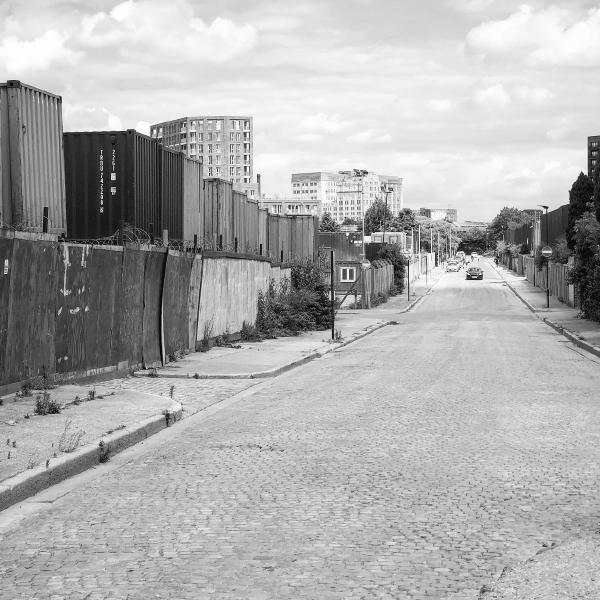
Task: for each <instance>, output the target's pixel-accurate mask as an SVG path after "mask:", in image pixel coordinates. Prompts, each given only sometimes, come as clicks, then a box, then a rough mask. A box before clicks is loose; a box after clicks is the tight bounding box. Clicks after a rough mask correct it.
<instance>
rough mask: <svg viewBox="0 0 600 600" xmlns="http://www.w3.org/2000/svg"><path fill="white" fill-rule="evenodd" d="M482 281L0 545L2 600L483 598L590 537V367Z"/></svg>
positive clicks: (594, 458)
mask: <svg viewBox="0 0 600 600" xmlns="http://www.w3.org/2000/svg"><path fill="white" fill-rule="evenodd" d="M485 275H486V278H485V279H484V280H483V281H465V280H464V272H459V273H448V274H446V275H445V276H444V277H443V279H442V280H441V281H440V283H439V284H438V285H437V287H436V288H434V291H433V292H432V293H431V294H430V295H429V296H428V297H427V298H425V299H424V300H423V301H422V302H421V303H420V304H419V305H418V307H417V308H416V309H415V310H414V311H412V312H410V313H407V314H404V315H399V316H398V322H399V324H398V325H397V326H393V327H387V328H384V329H382V330H381V331H380V332H378V333H376V334H374V335H371V336H368V337H366V338H364V339H363V340H361V341H359V342H358V343H356V344H353V345H350V346H348V347H346V348H344V349H343V350H341V351H338V352H335V353H333V354H330V355H327V357H325V358H323V359H321V360H318V361H314V362H312V363H310V364H308V365H306V366H304V367H302V368H300V369H296V370H294V371H291V372H289V373H287V374H286V375H284V376H282V377H280V378H278V379H276V380H273V381H272V383H270V384H269V385H267V386H266V387H265V386H259V387H257V389H256V392H255V394H254V395H246V396H245V397H243V398H240V400H239V401H238V402H236V403H231V404H227V405H225V406H223V408H222V410H219V411H217V412H215V413H213V414H211V415H210V416H209V417H208V418H205V419H203V420H198V422H197V423H194V419H195V418H196V417H192V418H190V419H189V420H188V421H185V422H184V423H183V424H182V425H178V426H176V427H174V428H172V429H171V430H169V431H170V435H169V436H168V438H167V439H168V441H166V442H164V443H163V444H162V445H160V446H158V447H155V448H148V450H147V451H146V452H144V453H140V455H139V456H136V458H135V459H133V460H132V461H130V462H128V463H126V464H123V465H122V466H121V467H119V468H117V469H113V470H110V471H107V472H106V473H105V474H103V475H101V476H99V477H96V478H95V479H93V480H91V481H89V482H87V483H83V484H82V485H81V486H79V487H76V488H75V489H73V490H72V491H71V492H70V493H68V494H67V495H65V496H63V497H62V498H59V499H57V500H56V501H55V502H54V504H53V505H52V506H51V507H50V508H47V509H46V510H44V511H40V512H39V513H34V514H32V515H30V516H27V517H25V518H23V519H22V520H20V521H19V522H18V525H15V527H14V528H10V527H9V528H7V529H5V530H4V532H3V533H2V534H1V538H0V582H1V586H0V595H1V597H2V598H7V599H11V600H12V599H21V598H57V599H58V598H78V599H79V598H89V599H96V598H102V599H104V598H130V599H138V598H139V599H147V598H169V599H193V600H203V599H209V598H210V599H213V598H214V599H252V600H259V599H261V600H262V599H265V600H266V599H277V600H279V599H314V600H327V599H334V598H351V599H360V598H377V599H381V598H428V599H429V598H433V599H438V598H439V599H443V598H452V599H458V598H461V599H462V598H465V599H466V598H477V596H478V594H479V591H480V589H481V588H482V586H484V585H487V584H490V583H491V582H493V581H494V580H495V578H496V577H497V576H498V575H499V574H500V572H501V571H502V569H503V568H504V567H505V566H513V565H516V564H519V563H521V562H522V561H525V560H527V559H528V558H530V557H532V556H534V555H535V554H536V552H538V551H539V550H540V549H542V548H543V547H544V544H545V545H546V546H548V545H551V544H553V543H554V544H556V545H558V546H559V547H560V545H562V544H565V543H567V542H569V541H571V540H574V539H577V538H578V537H582V536H588V535H590V534H593V533H594V532H595V531H596V530H597V526H598V525H597V524H598V518H599V516H600V515H599V513H600V510H599V497H600V494H599V481H600V438H599V436H600V398H599V394H598V389H600V365H599V364H598V362H597V361H596V360H595V359H593V360H592V359H591V358H590V357H587V356H584V355H582V354H581V353H580V351H577V350H576V349H574V348H573V347H572V346H571V345H570V344H569V343H568V342H566V341H565V339H564V338H562V337H561V336H559V335H558V334H556V333H555V332H554V331H553V330H551V329H550V328H549V327H547V326H546V325H544V324H543V323H541V322H540V321H539V320H537V319H536V318H535V317H534V316H533V315H532V314H531V313H529V312H528V311H527V310H526V308H525V307H524V306H523V304H522V303H521V302H520V301H519V300H518V299H517V298H515V297H514V296H513V295H512V293H511V292H510V290H508V289H507V287H506V286H505V285H504V284H503V283H502V282H501V281H500V280H499V279H497V278H495V275H494V273H493V272H492V271H491V269H490V268H489V267H487V266H486V273H485ZM259 388H260V389H259ZM178 427H181V429H180V430H179V431H178ZM483 596H485V595H483Z"/></svg>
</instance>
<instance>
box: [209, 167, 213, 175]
mask: <svg viewBox="0 0 600 600" xmlns="http://www.w3.org/2000/svg"><path fill="white" fill-rule="evenodd" d="M208 176H209V177H212V176H213V168H212V167H208Z"/></svg>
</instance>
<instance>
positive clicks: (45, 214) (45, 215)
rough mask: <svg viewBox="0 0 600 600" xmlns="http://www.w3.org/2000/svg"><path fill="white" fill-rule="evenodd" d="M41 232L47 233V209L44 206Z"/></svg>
mask: <svg viewBox="0 0 600 600" xmlns="http://www.w3.org/2000/svg"><path fill="white" fill-rule="evenodd" d="M42 231H43V232H44V233H48V207H47V206H44V213H43V215H42Z"/></svg>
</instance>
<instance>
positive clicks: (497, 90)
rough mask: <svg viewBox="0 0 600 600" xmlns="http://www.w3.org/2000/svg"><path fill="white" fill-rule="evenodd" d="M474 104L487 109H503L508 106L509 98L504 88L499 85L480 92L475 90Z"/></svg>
mask: <svg viewBox="0 0 600 600" xmlns="http://www.w3.org/2000/svg"><path fill="white" fill-rule="evenodd" d="M475 102H477V104H479V105H481V106H485V107H487V108H496V109H499V108H505V107H506V106H508V105H509V104H510V96H509V95H508V92H507V91H506V90H505V89H504V86H503V85H502V84H500V83H499V84H496V85H492V86H490V87H487V88H484V89H482V90H476V92H475Z"/></svg>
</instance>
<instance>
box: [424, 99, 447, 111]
mask: <svg viewBox="0 0 600 600" xmlns="http://www.w3.org/2000/svg"><path fill="white" fill-rule="evenodd" d="M428 105H429V107H430V108H431V109H432V110H435V111H438V112H445V111H447V110H450V108H451V106H452V102H451V101H450V100H449V99H448V98H444V99H442V100H435V99H433V100H430V101H429V102H428Z"/></svg>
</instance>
